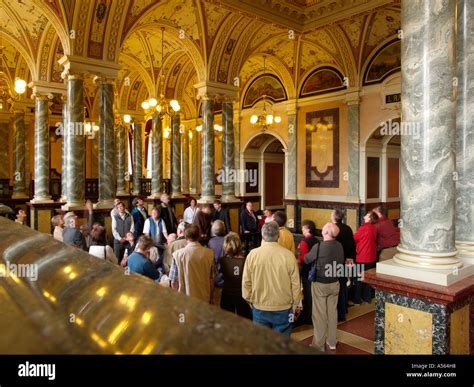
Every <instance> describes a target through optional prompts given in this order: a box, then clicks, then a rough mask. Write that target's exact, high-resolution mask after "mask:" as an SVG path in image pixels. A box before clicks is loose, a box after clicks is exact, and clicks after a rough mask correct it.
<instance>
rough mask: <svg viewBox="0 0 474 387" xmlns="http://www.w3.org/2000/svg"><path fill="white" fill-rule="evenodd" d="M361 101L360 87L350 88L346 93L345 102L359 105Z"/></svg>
mask: <svg viewBox="0 0 474 387" xmlns="http://www.w3.org/2000/svg"><path fill="white" fill-rule="evenodd" d="M360 101H361V98H360V93H359V90H358V89H355V90H354V89H349V90H348V92H347V93H346V94H345V95H344V103H345V104H346V105H348V106H351V105H359V104H360Z"/></svg>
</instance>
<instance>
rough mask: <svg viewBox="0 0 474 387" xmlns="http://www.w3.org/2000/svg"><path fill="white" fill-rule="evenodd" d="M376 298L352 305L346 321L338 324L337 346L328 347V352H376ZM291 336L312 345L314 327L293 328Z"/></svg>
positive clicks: (350, 353) (364, 353)
mask: <svg viewBox="0 0 474 387" xmlns="http://www.w3.org/2000/svg"><path fill="white" fill-rule="evenodd" d="M374 319H375V300H373V301H372V303H371V304H365V305H360V306H352V307H350V308H349V313H348V314H347V315H346V321H344V322H340V323H338V325H337V346H336V350H335V351H331V350H329V348H326V353H327V354H328V355H329V354H334V355H370V354H373V353H374V336H375V328H374ZM291 337H292V338H293V339H295V340H298V341H301V342H303V343H304V344H307V345H310V344H311V341H312V339H313V327H312V326H311V325H302V326H299V327H297V328H295V329H294V330H293V333H292V335H291Z"/></svg>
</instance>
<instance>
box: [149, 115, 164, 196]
mask: <svg viewBox="0 0 474 387" xmlns="http://www.w3.org/2000/svg"><path fill="white" fill-rule="evenodd" d="M151 130H152V133H151V196H152V197H154V198H158V197H159V196H160V195H161V194H162V193H163V121H162V119H161V118H160V116H159V115H158V114H154V115H153V121H152V129H151Z"/></svg>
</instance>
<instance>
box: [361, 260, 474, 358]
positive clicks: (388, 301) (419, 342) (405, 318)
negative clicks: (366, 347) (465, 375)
mask: <svg viewBox="0 0 474 387" xmlns="http://www.w3.org/2000/svg"><path fill="white" fill-rule="evenodd" d="M387 262H388V261H387ZM364 282H366V283H368V284H369V285H370V286H372V287H374V288H375V298H376V313H375V354H391V355H395V354H404V355H405V354H407V355H447V354H451V355H469V354H471V355H472V354H473V353H474V341H473V339H474V319H473V318H472V317H471V315H472V314H471V312H470V310H472V308H473V307H474V298H473V294H474V276H471V277H468V278H464V279H463V280H461V281H459V282H456V283H455V284H453V285H450V286H439V285H432V284H426V283H423V282H419V281H413V280H410V279H406V278H400V277H393V276H390V275H381V274H379V273H378V272H377V273H376V272H375V270H374V269H372V270H369V271H367V272H366V273H365V279H364Z"/></svg>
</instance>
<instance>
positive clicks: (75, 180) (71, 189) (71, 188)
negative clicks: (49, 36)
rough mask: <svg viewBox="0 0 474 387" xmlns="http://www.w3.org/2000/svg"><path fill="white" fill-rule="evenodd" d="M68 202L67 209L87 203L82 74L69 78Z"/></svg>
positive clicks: (67, 138) (67, 137)
mask: <svg viewBox="0 0 474 387" xmlns="http://www.w3.org/2000/svg"><path fill="white" fill-rule="evenodd" d="M67 110H68V111H67V124H68V125H67V134H66V140H67V148H68V152H67V203H66V204H65V205H64V206H63V209H64V210H66V211H69V210H72V209H75V208H76V209H79V208H83V207H84V203H85V196H86V192H85V191H86V190H85V154H86V146H85V137H84V79H83V77H82V76H81V75H79V74H77V75H68V78H67Z"/></svg>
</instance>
